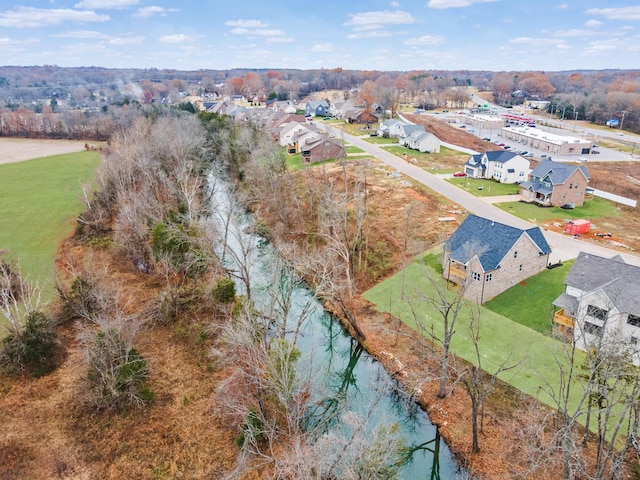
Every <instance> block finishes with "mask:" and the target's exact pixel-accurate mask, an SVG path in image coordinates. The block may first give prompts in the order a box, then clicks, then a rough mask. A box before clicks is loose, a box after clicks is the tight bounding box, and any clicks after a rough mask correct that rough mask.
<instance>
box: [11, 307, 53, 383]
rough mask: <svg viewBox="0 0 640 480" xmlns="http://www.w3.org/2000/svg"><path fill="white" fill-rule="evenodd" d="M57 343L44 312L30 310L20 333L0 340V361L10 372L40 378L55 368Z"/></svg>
mask: <svg viewBox="0 0 640 480" xmlns="http://www.w3.org/2000/svg"><path fill="white" fill-rule="evenodd" d="M56 349H57V341H56V334H55V332H54V331H53V329H52V328H51V321H50V320H49V317H47V316H46V315H45V314H44V313H42V312H38V311H33V312H31V313H29V314H28V315H27V321H26V323H25V325H24V328H22V329H21V330H20V331H13V332H11V333H10V334H9V335H7V336H6V337H5V338H4V339H3V340H2V350H1V351H0V362H1V363H2V365H3V366H4V367H5V368H6V369H7V370H8V371H9V372H10V373H16V372H21V371H27V372H29V373H30V374H31V375H34V376H36V377H40V376H42V375H45V374H47V373H49V372H50V371H51V370H53V368H54V367H55V357H56Z"/></svg>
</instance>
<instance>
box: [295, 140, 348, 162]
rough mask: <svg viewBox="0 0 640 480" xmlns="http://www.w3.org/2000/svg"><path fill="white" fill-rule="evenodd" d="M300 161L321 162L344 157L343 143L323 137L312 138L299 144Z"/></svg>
mask: <svg viewBox="0 0 640 480" xmlns="http://www.w3.org/2000/svg"><path fill="white" fill-rule="evenodd" d="M300 152H301V153H302V161H303V162H305V163H314V162H321V161H323V160H330V159H334V158H342V157H344V156H346V150H345V147H344V143H343V142H342V141H340V140H338V139H336V138H331V137H327V136H325V135H320V136H313V137H310V138H307V139H306V140H305V141H304V142H301V143H300Z"/></svg>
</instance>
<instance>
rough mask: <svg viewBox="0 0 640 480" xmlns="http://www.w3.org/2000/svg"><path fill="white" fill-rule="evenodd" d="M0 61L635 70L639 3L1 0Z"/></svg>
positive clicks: (639, 57)
mask: <svg viewBox="0 0 640 480" xmlns="http://www.w3.org/2000/svg"><path fill="white" fill-rule="evenodd" d="M0 65H5V66H6V65H20V66H32V65H58V66H61V67H80V66H85V67H86V66H98V67H107V68H161V69H165V68H172V69H177V70H199V69H215V70H227V69H231V68H267V69H269V68H273V69H278V68H295V69H303V70H307V69H319V68H326V69H331V68H337V67H341V68H344V69H349V70H351V69H353V70H378V71H385V70H399V71H411V70H491V71H502V70H507V71H512V70H518V71H525V70H543V71H562V70H574V69H596V70H599V69H608V68H614V69H616V68H618V69H637V68H640V2H638V0H626V1H619V0H597V1H596V0H567V1H562V0H559V1H554V0H410V1H409V0H405V1H389V0H386V1H379V0H366V1H365V0H320V1H312V0H201V1H197V0H180V1H177V0H32V1H28V0H2V2H0Z"/></svg>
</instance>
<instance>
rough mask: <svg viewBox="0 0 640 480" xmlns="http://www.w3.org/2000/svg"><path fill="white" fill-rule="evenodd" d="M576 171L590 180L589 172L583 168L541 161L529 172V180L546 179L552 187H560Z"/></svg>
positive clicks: (551, 161)
mask: <svg viewBox="0 0 640 480" xmlns="http://www.w3.org/2000/svg"><path fill="white" fill-rule="evenodd" d="M576 170H580V171H582V173H583V174H584V176H585V177H586V178H587V180H588V179H589V178H591V177H590V176H589V172H587V169H586V168H584V167H583V166H575V165H566V164H564V163H559V162H554V161H553V160H543V161H541V162H540V163H539V164H538V165H536V167H535V168H534V169H533V170H531V178H533V177H536V178H540V179H544V178H545V177H548V179H549V181H550V182H551V184H552V185H561V184H563V183H565V182H566V181H567V180H568V178H569V177H570V176H571V175H573V173H574V172H575V171H576Z"/></svg>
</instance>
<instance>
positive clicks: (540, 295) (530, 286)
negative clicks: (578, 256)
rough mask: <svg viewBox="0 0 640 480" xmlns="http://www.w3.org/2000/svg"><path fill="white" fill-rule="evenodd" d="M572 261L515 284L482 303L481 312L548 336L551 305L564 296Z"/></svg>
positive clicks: (551, 312) (551, 311)
mask: <svg viewBox="0 0 640 480" xmlns="http://www.w3.org/2000/svg"><path fill="white" fill-rule="evenodd" d="M574 262H575V260H570V261H568V262H565V263H563V264H562V266H560V267H557V268H553V269H551V270H548V269H546V270H543V271H542V272H540V273H538V274H537V275H534V276H533V277H530V278H528V279H527V280H525V281H524V282H521V283H518V284H516V285H514V286H513V287H511V288H510V289H509V290H507V291H505V292H502V293H501V294H500V295H498V296H497V297H494V298H493V299H491V300H490V301H488V302H485V303H484V305H483V306H484V308H486V309H487V310H491V311H492V312H494V313H497V314H499V315H502V316H503V317H506V318H508V319H509V320H513V321H514V322H518V323H520V324H522V325H525V326H527V327H530V328H532V329H534V330H536V331H537V332H540V333H544V334H545V335H549V334H550V333H551V319H552V317H553V305H552V302H553V301H554V300H555V299H556V298H558V296H559V295H560V294H561V293H562V292H564V279H565V277H566V276H567V274H568V273H569V270H570V269H571V266H572V265H573V263H574Z"/></svg>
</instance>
